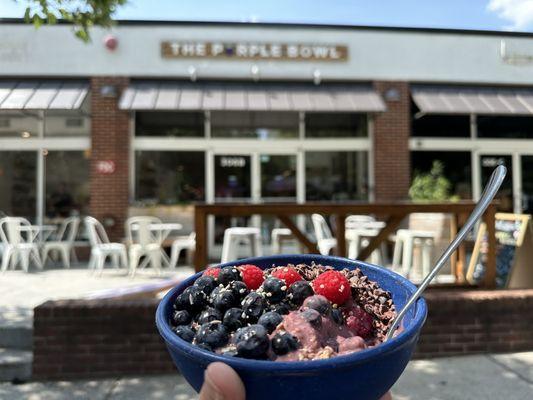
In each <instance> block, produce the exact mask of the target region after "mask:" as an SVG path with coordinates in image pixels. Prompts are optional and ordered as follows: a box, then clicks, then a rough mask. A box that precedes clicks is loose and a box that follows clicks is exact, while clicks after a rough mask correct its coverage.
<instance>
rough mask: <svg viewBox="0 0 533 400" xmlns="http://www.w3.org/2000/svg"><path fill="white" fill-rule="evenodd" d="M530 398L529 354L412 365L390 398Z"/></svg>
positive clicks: (114, 388)
mask: <svg viewBox="0 0 533 400" xmlns="http://www.w3.org/2000/svg"><path fill="white" fill-rule="evenodd" d="M532 394H533V352H529V353H515V354H505V355H489V356H468V357H455V358H442V359H436V360H419V361H412V362H411V363H410V364H409V366H408V368H407V370H406V371H405V373H404V374H403V376H402V377H401V378H400V380H399V381H398V383H397V384H396V386H395V387H394V388H393V397H394V400H487V399H489V400H490V399H494V400H500V399H505V400H531V399H532V398H533V396H532ZM196 398H197V396H196V394H195V393H194V392H193V391H192V389H190V388H189V386H188V385H187V383H186V382H185V381H184V379H183V378H182V377H181V376H179V375H165V376H156V377H139V378H127V379H126V378H123V379H108V380H100V381H78V382H55V383H27V384H23V385H12V384H0V399H2V400H71V399H72V400H82V399H90V400H104V399H105V400H119V399H120V400H125V399H131V400H136V399H139V400H141V399H143V400H159V399H164V400H172V399H173V400H188V399H196ZM355 399H356V397H354V400H355ZM251 400H253V399H251Z"/></svg>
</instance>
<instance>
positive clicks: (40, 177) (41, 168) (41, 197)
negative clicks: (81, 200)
mask: <svg viewBox="0 0 533 400" xmlns="http://www.w3.org/2000/svg"><path fill="white" fill-rule="evenodd" d="M38 121H39V123H38V126H39V138H40V139H43V138H44V132H45V120H44V111H39V112H38ZM45 151H46V152H47V151H48V150H46V149H44V148H43V147H39V150H38V151H37V188H36V191H35V192H36V193H35V199H36V203H37V204H36V213H37V218H36V219H37V225H42V223H43V220H44V208H45V204H44V203H45V196H46V193H45V182H44V179H45V174H46V170H45V168H46V159H45V154H44V153H45Z"/></svg>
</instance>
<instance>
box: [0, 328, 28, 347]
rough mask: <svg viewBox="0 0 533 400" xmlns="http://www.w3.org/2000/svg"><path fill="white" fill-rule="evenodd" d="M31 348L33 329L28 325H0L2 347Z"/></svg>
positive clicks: (0, 344) (0, 345)
mask: <svg viewBox="0 0 533 400" xmlns="http://www.w3.org/2000/svg"><path fill="white" fill-rule="evenodd" d="M4 347H5V348H9V349H15V350H31V349H32V347H33V329H32V328H29V327H26V326H0V348H4Z"/></svg>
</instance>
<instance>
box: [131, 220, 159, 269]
mask: <svg viewBox="0 0 533 400" xmlns="http://www.w3.org/2000/svg"><path fill="white" fill-rule="evenodd" d="M160 223H161V220H160V219H159V218H157V217H131V218H128V220H127V221H126V234H127V239H128V244H129V260H130V266H129V270H130V275H131V276H132V277H133V276H135V272H136V270H137V267H139V265H141V267H144V266H145V265H147V264H148V263H150V264H151V265H152V268H154V270H155V271H156V273H157V274H160V273H161V258H162V251H163V248H162V247H161V245H162V241H163V240H162V237H161V231H159V230H158V231H155V232H153V231H152V230H151V229H150V225H151V224H160ZM142 257H146V260H145V261H144V262H143V263H142V264H140V261H141V258H142Z"/></svg>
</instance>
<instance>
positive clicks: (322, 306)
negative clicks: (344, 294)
mask: <svg viewBox="0 0 533 400" xmlns="http://www.w3.org/2000/svg"><path fill="white" fill-rule="evenodd" d="M304 306H305V307H309V308H312V309H313V310H317V311H318V312H319V313H320V314H322V315H329V313H330V312H331V303H330V302H329V300H328V299H326V298H325V297H324V296H320V295H318V296H311V297H309V298H307V299H306V300H305V301H304Z"/></svg>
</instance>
